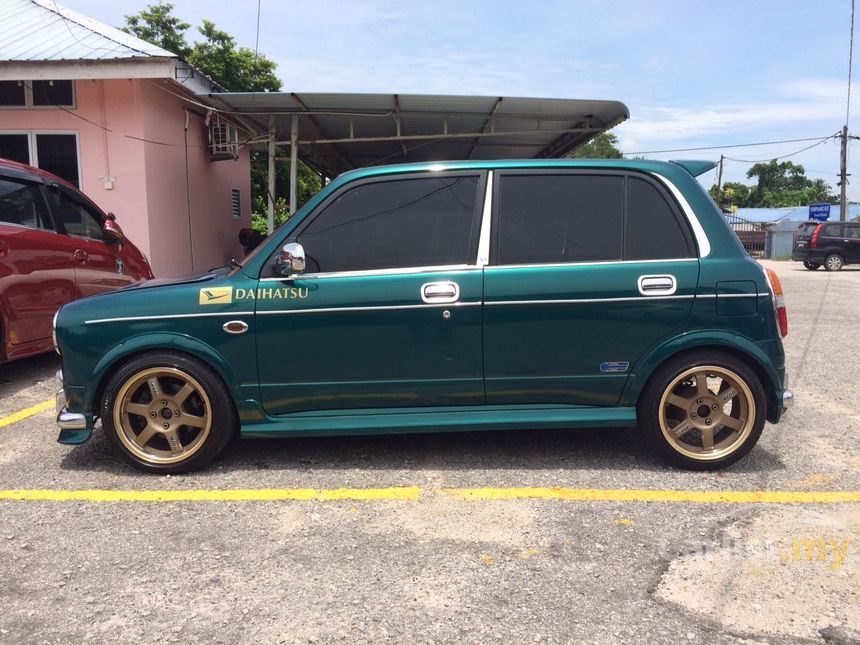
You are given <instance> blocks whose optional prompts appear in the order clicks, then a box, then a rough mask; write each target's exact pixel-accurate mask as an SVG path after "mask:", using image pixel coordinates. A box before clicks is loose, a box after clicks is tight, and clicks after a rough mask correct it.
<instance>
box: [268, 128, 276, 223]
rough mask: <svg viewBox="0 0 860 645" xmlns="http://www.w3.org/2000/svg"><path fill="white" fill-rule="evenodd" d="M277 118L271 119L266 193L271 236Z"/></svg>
mask: <svg viewBox="0 0 860 645" xmlns="http://www.w3.org/2000/svg"><path fill="white" fill-rule="evenodd" d="M275 138H276V137H275V117H274V115H272V116H270V117H269V179H268V182H267V183H268V185H267V187H266V188H267V190H266V193H267V194H268V198H269V221H268V225H267V227H268V230H269V235H271V234H272V231H274V230H275Z"/></svg>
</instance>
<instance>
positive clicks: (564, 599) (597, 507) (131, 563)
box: [0, 262, 860, 643]
mask: <svg viewBox="0 0 860 645" xmlns="http://www.w3.org/2000/svg"><path fill="white" fill-rule="evenodd" d="M768 265H769V266H772V267H774V268H775V269H776V270H777V272H778V274H779V275H780V277H781V279H782V281H783V286H784V288H785V291H786V302H787V305H788V314H789V322H790V334H789V336H788V338H787V339H786V351H787V353H788V368H789V372H790V374H791V386H792V388H793V389H794V391H795V394H796V396H797V404H796V407H795V408H794V409H792V410H791V412H790V413H789V415H788V416H787V417H786V419H785V420H784V422H783V423H780V424H779V425H778V426H767V427H766V428H765V432H764V435H763V437H762V439H761V441H760V443H759V445H758V446H757V447H756V448H755V449H754V450H753V452H752V453H751V454H750V455H749V456H748V457H746V458H745V459H744V460H743V461H742V462H741V463H739V464H737V465H735V466H734V467H732V468H730V469H729V470H726V471H725V472H719V473H689V472H682V471H676V470H672V469H670V468H668V467H666V466H664V465H663V464H661V463H660V462H658V461H656V460H654V459H653V458H651V457H650V456H648V455H647V454H644V453H643V451H642V449H641V447H640V440H639V438H638V436H637V433H636V431H635V430H631V431H624V430H582V431H568V432H564V431H553V432H546V431H540V432H536V431H522V432H502V433H467V434H447V435H424V436H405V437H366V438H339V439H338V438H331V439H296V440H283V441H245V442H242V443H239V444H237V445H235V446H232V447H231V449H230V450H229V452H228V454H226V455H225V456H224V457H223V458H222V459H221V460H220V461H218V462H217V463H216V464H215V465H214V466H213V467H212V468H210V469H209V470H207V471H205V472H203V473H197V474H193V475H188V476H174V477H154V476H147V475H142V474H139V473H138V472H136V471H134V470H132V469H130V468H129V467H126V466H125V465H123V464H122V463H120V462H119V461H117V459H115V458H114V456H113V455H112V454H111V453H110V451H109V449H108V446H107V444H106V441H105V440H104V438H103V437H102V436H101V434H100V433H98V432H97V433H96V435H95V436H94V438H93V440H92V441H90V442H89V443H87V444H85V445H83V446H79V447H66V446H60V445H59V444H57V443H56V442H55V438H56V430H55V428H54V423H53V412H52V410H47V411H43V412H38V413H35V414H33V415H32V416H29V417H27V418H24V419H21V420H18V421H14V422H8V423H7V422H6V420H9V418H10V415H12V414H14V413H16V412H18V411H20V410H22V409H25V408H28V407H30V406H34V405H36V404H38V403H41V402H43V401H45V400H47V399H50V398H51V397H52V396H53V393H54V391H55V389H56V384H55V382H54V381H53V373H54V371H55V370H56V369H57V367H58V359H57V357H55V356H52V355H46V356H42V357H38V358H34V359H31V360H25V361H21V362H18V363H13V364H8V365H4V366H2V367H0V489H3V490H0V493H3V494H6V498H5V499H4V498H3V496H2V495H0V607H2V611H0V643H5V642H8V643H18V642H38V643H43V642H47V643H54V642H70V641H71V642H77V641H83V640H90V641H93V642H107V641H110V642H129V641H144V640H145V641H173V642H182V643H195V642H204V641H205V642H225V643H235V642H288V643H293V642H330V641H343V642H374V643H377V642H385V641H388V642H398V643H400V642H410V643H411V642H420V643H429V642H440V643H441V642H471V643H487V642H506V643H507V642H515V643H523V642H533V641H546V642H600V643H606V642H630V643H633V642H636V643H638V642H643V641H648V642H666V643H678V642H717V643H720V642H725V643H737V642H798V641H804V640H808V641H811V642H816V641H817V642H821V641H822V638H823V636H822V634H823V635H824V636H826V637H827V638H830V639H831V641H832V642H858V641H857V639H858V638H860V597H858V593H860V513H858V511H860V504H857V503H813V504H809V503H805V504H761V503H747V502H749V499H747V498H743V497H742V496H741V497H736V498H731V497H729V498H728V499H735V501H734V502H732V501H729V502H723V503H697V502H690V501H640V500H638V499H637V500H634V501H624V500H619V499H615V498H617V497H618V496H619V495H618V494H610V495H609V497H610V498H612V497H613V495H614V496H615V498H613V499H610V500H605V501H588V500H587V499H583V497H588V495H586V494H585V493H583V492H582V490H581V489H598V493H597V494H598V496H599V495H600V491H616V490H656V491H666V490H668V491H681V492H687V491H790V492H791V493H792V494H793V493H794V492H803V493H809V492H813V493H815V492H826V491H843V492H845V491H847V492H856V491H860V450H858V441H857V435H858V432H860V405H858V403H857V395H856V390H857V386H858V382H860V341H858V336H857V332H856V330H857V321H858V320H860V269H854V268H853V267H848V268H846V269H845V270H843V271H842V272H840V273H825V272H824V271H823V270H819V271H816V272H808V271H805V270H804V269H802V268H801V267H800V266H799V265H798V264H796V263H786V262H780V263H768ZM553 487H565V488H566V489H573V491H572V492H570V495H568V497H571V499H565V498H564V497H565V495H563V494H562V493H561V492H559V491H555V492H553V490H550V491H547V490H546V489H553ZM472 488H481V489H486V490H483V491H482V492H481V493H480V495H478V496H477V497H474V496H472V497H470V496H468V495H466V494H464V493H462V491H460V489H472ZM511 488H516V489H526V490H525V491H520V492H519V493H516V492H515V491H511V490H510V489H511ZM19 489H28V490H29V489H36V490H40V491H55V490H72V491H81V490H90V489H97V490H116V491H131V492H133V491H147V490H170V491H180V492H181V491H196V490H199V489H209V490H213V489H214V490H221V491H233V490H245V489H254V490H258V489H275V493H274V494H277V491H283V490H284V489H290V490H291V489H315V490H319V491H323V492H321V493H319V492H317V493H315V492H313V491H311V492H310V493H308V494H307V495H305V496H306V497H308V499H295V500H283V499H281V500H277V501H205V500H196V501H194V500H192V501H180V502H169V501H151V502H147V501H118V502H117V501H21V500H12V499H9V494H8V491H10V490H19ZM332 489H358V491H359V492H360V491H362V490H365V489H382V490H380V491H378V495H377V497H378V498H377V499H355V498H354V497H356V495H357V493H355V492H353V493H351V492H350V491H345V492H344V491H341V492H340V493H339V494H340V495H341V496H344V497H346V499H340V500H330V499H325V497H326V496H327V495H328V496H331V495H332V494H331V493H326V492H325V491H331V490H332ZM392 489H396V490H392ZM451 489H457V490H451ZM398 491H399V492H398ZM404 491H405V492H404ZM458 491H459V492H458ZM540 491H543V494H546V495H548V497H547V498H539V497H536V495H538V493H539V492H540ZM515 493H516V494H515ZM520 494H521V495H524V496H525V497H518V496H517V495H520ZM589 494H591V493H589ZM396 496H401V497H404V498H403V499H391V497H396ZM350 497H353V498H350ZM493 497H499V498H498V499H494V498H493ZM634 497H635V496H634ZM796 497H798V499H799V498H800V497H799V496H796ZM822 630H823V631H822ZM852 639H854V640H853V641H852Z"/></svg>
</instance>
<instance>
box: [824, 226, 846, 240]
mask: <svg viewBox="0 0 860 645" xmlns="http://www.w3.org/2000/svg"><path fill="white" fill-rule="evenodd" d="M821 235H823V236H824V237H842V224H825V225H824V226H823V227H822V228H821Z"/></svg>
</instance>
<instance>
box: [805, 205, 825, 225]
mask: <svg viewBox="0 0 860 645" xmlns="http://www.w3.org/2000/svg"><path fill="white" fill-rule="evenodd" d="M809 219H814V220H818V221H819V222H826V221H827V220H829V219H830V204H810V205H809Z"/></svg>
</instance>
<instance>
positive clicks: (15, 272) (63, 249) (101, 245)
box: [0, 159, 153, 363]
mask: <svg viewBox="0 0 860 645" xmlns="http://www.w3.org/2000/svg"><path fill="white" fill-rule="evenodd" d="M114 219H115V217H114V215H113V214H108V215H105V214H104V212H102V210H101V209H100V208H99V207H98V206H96V205H95V204H94V203H93V202H92V201H91V200H90V199H88V198H87V197H86V196H85V195H84V194H83V193H81V192H80V191H79V190H78V189H77V188H75V187H74V186H72V185H71V184H69V183H68V182H66V181H64V180H63V179H60V178H59V177H56V176H54V175H52V174H50V173H47V172H44V171H43V170H39V169H38V168H33V167H31V166H25V165H23V164H19V163H16V162H14V161H8V160H6V159H0V332H2V340H3V343H2V346H0V363H2V362H5V361H10V360H13V359H16V358H23V357H25V356H31V355H33V354H38V353H41V352H47V351H50V350H52V349H53V342H52V339H51V332H52V321H53V318H54V314H55V313H56V312H57V310H58V309H59V308H60V307H61V306H62V305H64V304H65V303H67V302H70V301H71V300H75V299H77V298H82V297H84V296H89V295H93V294H96V293H102V292H105V291H112V290H114V289H119V288H120V287H125V286H128V285H130V284H134V283H136V282H140V281H141V280H147V279H149V278H152V277H153V276H152V269H151V268H150V266H149V262H147V260H146V257H145V256H144V255H143V253H141V252H140V251H139V250H138V249H137V247H135V246H134V244H132V243H131V242H130V241H129V240H128V239H126V237H125V236H124V235H123V233H122V230H121V229H120V227H119V226H118V225H117V223H116V222H115V221H114Z"/></svg>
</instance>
